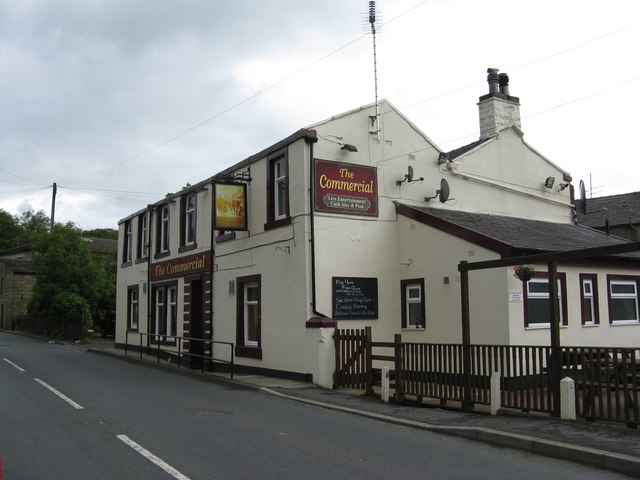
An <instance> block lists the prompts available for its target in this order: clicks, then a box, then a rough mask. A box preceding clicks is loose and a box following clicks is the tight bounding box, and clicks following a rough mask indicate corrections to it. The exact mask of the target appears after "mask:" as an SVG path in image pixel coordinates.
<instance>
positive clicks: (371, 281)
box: [331, 277, 378, 320]
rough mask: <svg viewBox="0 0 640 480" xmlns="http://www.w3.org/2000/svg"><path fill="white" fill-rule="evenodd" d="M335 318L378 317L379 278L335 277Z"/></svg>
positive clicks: (333, 279)
mask: <svg viewBox="0 0 640 480" xmlns="http://www.w3.org/2000/svg"><path fill="white" fill-rule="evenodd" d="M331 281H332V283H333V318H334V320H345V319H372V318H378V279H377V278H358V277H333V278H332V279H331Z"/></svg>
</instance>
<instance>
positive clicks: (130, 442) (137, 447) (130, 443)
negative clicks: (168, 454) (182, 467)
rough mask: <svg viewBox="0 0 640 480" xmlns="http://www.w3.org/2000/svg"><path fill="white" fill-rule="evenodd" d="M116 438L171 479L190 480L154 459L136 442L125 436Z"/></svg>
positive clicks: (164, 463)
mask: <svg viewBox="0 0 640 480" xmlns="http://www.w3.org/2000/svg"><path fill="white" fill-rule="evenodd" d="M117 437H118V438H119V439H120V440H122V441H123V442H124V443H125V444H126V445H128V446H129V447H131V448H133V449H134V450H135V451H136V452H138V453H139V454H140V455H142V456H143V457H145V458H146V459H147V460H149V461H150V462H152V463H155V464H156V465H157V466H158V467H160V468H161V469H162V470H164V471H165V472H167V473H168V474H169V475H171V476H172V477H173V478H176V479H178V480H190V479H189V477H187V476H186V475H183V474H182V473H180V472H179V471H178V470H176V469H175V468H173V467H172V466H171V465H169V464H168V463H167V462H165V461H164V460H162V459H160V458H158V457H156V456H155V455H154V454H153V453H151V452H150V451H149V450H147V449H145V448H144V447H142V446H140V445H139V444H137V443H136V442H134V441H133V440H131V439H130V438H129V437H127V436H126V435H117Z"/></svg>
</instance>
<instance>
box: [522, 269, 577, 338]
mask: <svg viewBox="0 0 640 480" xmlns="http://www.w3.org/2000/svg"><path fill="white" fill-rule="evenodd" d="M546 275H547V274H546V273H544V274H536V276H535V277H534V278H532V279H531V280H529V281H528V282H526V285H527V287H526V289H525V292H524V293H525V295H524V309H525V310H524V312H525V313H524V315H525V327H528V328H544V327H547V328H549V327H550V326H551V315H550V312H549V307H550V304H549V278H547V277H546ZM557 278H558V300H559V307H560V325H567V302H566V298H567V294H566V282H565V275H564V274H563V273H558V277H557Z"/></svg>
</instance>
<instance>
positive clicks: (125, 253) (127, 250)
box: [122, 219, 133, 265]
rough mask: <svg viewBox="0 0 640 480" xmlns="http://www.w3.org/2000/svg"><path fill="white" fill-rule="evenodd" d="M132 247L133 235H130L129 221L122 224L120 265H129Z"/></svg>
mask: <svg viewBox="0 0 640 480" xmlns="http://www.w3.org/2000/svg"><path fill="white" fill-rule="evenodd" d="M132 245H133V235H132V233H131V219H129V220H127V221H125V222H124V237H123V243H122V264H123V265H130V264H131V247H132Z"/></svg>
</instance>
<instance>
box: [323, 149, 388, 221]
mask: <svg viewBox="0 0 640 480" xmlns="http://www.w3.org/2000/svg"><path fill="white" fill-rule="evenodd" d="M315 169H316V171H315V174H316V177H315V178H316V182H315V183H316V184H315V189H316V191H315V209H316V211H319V212H332V213H348V214H351V215H372V216H377V215H378V183H377V170H376V168H375V167H367V166H363V165H352V164H350V163H340V162H329V161H327V160H316V162H315Z"/></svg>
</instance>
